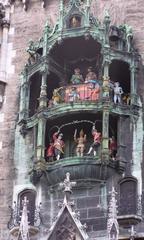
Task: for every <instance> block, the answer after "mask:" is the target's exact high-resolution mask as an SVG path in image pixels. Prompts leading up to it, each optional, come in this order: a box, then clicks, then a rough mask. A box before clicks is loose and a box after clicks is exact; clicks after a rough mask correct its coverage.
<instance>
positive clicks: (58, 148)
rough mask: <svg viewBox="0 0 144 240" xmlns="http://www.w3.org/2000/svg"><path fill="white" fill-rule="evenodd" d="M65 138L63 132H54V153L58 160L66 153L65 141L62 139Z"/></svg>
mask: <svg viewBox="0 0 144 240" xmlns="http://www.w3.org/2000/svg"><path fill="white" fill-rule="evenodd" d="M62 138H63V134H62V133H59V131H58V132H55V133H54V134H53V141H54V143H53V146H54V154H55V157H56V160H59V159H60V158H62V156H63V154H64V146H65V144H64V141H63V140H62Z"/></svg>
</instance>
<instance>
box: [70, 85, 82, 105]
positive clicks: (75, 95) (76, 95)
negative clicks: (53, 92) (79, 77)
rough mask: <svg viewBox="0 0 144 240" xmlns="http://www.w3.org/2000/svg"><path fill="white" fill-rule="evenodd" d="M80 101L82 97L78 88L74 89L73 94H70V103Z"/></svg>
mask: <svg viewBox="0 0 144 240" xmlns="http://www.w3.org/2000/svg"><path fill="white" fill-rule="evenodd" d="M79 99H80V95H79V93H78V91H77V89H76V87H72V89H71V92H70V93H69V102H76V101H78V100H79Z"/></svg>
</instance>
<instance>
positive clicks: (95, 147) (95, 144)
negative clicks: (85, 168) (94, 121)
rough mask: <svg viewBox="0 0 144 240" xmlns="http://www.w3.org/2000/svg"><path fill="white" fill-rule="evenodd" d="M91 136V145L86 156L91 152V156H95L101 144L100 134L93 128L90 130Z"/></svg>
mask: <svg viewBox="0 0 144 240" xmlns="http://www.w3.org/2000/svg"><path fill="white" fill-rule="evenodd" d="M92 136H93V143H92V145H91V146H90V148H89V151H88V153H87V154H88V155H90V154H91V152H92V151H93V155H94V156H96V155H97V152H98V149H99V147H100V144H101V133H100V132H98V131H97V129H96V128H95V126H93V128H92Z"/></svg>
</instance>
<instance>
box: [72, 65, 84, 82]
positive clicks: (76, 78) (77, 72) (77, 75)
mask: <svg viewBox="0 0 144 240" xmlns="http://www.w3.org/2000/svg"><path fill="white" fill-rule="evenodd" d="M70 81H71V82H72V84H80V83H83V82H84V79H83V76H82V74H81V72H80V69H79V68H75V69H74V74H73V75H72V77H71V80H70Z"/></svg>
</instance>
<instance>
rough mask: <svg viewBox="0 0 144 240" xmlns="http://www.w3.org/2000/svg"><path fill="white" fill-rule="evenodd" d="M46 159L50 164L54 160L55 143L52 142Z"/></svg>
mask: <svg viewBox="0 0 144 240" xmlns="http://www.w3.org/2000/svg"><path fill="white" fill-rule="evenodd" d="M46 157H47V159H48V160H49V161H50V162H51V161H53V160H54V144H53V142H50V144H49V146H48V148H47V151H46Z"/></svg>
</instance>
